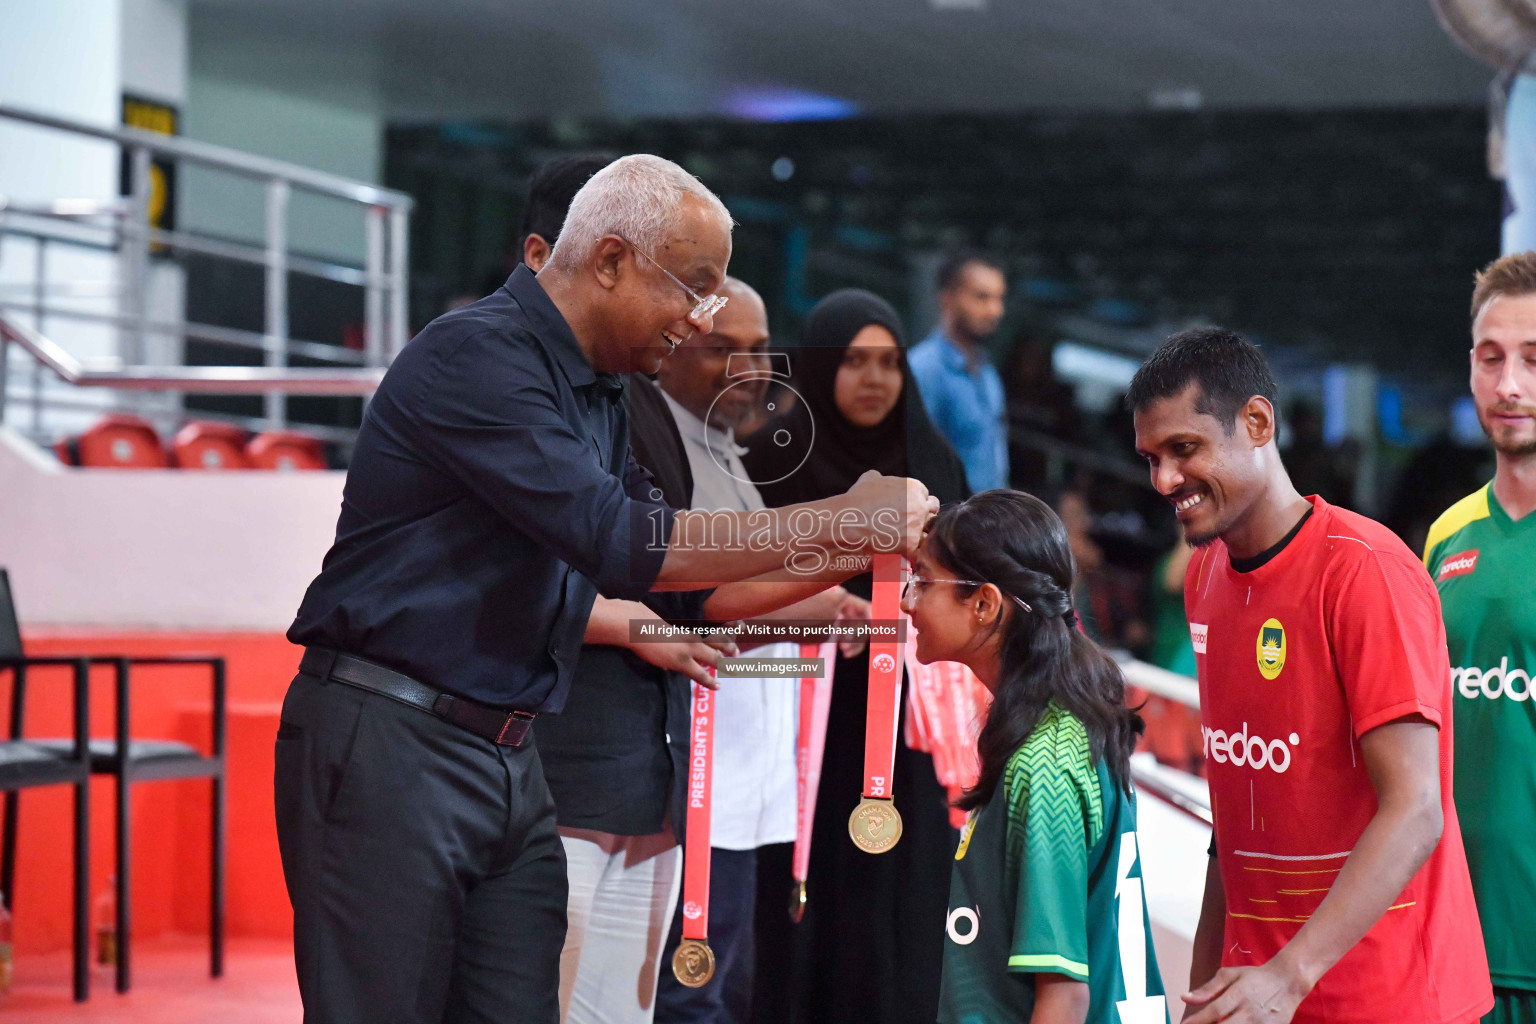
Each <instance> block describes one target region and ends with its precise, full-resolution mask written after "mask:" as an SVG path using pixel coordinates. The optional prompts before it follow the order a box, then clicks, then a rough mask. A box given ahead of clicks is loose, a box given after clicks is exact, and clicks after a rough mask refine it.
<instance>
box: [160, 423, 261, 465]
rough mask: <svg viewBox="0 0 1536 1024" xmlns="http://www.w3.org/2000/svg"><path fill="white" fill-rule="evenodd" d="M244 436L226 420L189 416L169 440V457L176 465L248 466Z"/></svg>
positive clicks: (244, 434)
mask: <svg viewBox="0 0 1536 1024" xmlns="http://www.w3.org/2000/svg"><path fill="white" fill-rule="evenodd" d="M246 437H247V434H246V432H245V431H244V430H241V429H240V428H239V427H236V426H231V425H230V424H228V423H213V422H210V421H208V420H189V421H188V422H187V424H186V425H185V426H183V427H182V428H181V429H180V430H178V431H177V432H176V437H175V440H173V441H172V442H171V454H172V459H173V461H174V463H175V465H176V466H177V468H179V469H249V468H250V463H249V461H248V460H247V459H246V456H245V439H246Z"/></svg>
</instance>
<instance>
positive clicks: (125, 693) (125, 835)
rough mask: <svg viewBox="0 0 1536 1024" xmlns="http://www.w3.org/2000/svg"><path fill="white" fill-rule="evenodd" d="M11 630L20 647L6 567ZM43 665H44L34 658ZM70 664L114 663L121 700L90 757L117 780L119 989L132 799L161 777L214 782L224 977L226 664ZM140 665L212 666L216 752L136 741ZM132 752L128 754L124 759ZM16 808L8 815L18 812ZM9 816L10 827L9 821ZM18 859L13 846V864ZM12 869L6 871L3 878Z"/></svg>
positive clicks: (124, 955)
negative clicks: (133, 720)
mask: <svg viewBox="0 0 1536 1024" xmlns="http://www.w3.org/2000/svg"><path fill="white" fill-rule="evenodd" d="M7 628H9V629H10V630H11V631H12V632H13V633H14V634H15V635H16V637H17V647H18V649H19V647H20V631H19V629H18V628H17V626H16V608H15V604H14V602H13V601H12V599H11V590H10V581H9V578H8V577H7V575H6V572H5V570H4V569H0V635H3V634H4V632H5V630H6V629H7ZM29 660H34V661H35V660H37V659H29ZM55 660H69V661H70V663H71V664H75V663H81V664H85V665H87V666H89V665H111V666H112V668H113V680H114V684H115V689H116V695H117V721H116V729H115V733H116V735H115V736H114V737H113V738H111V739H91V740H90V741H89V747H88V755H89V767H90V772H91V774H94V775H110V776H112V777H113V778H114V779H115V780H116V787H115V797H116V801H115V803H116V808H115V810H116V815H115V817H116V823H117V836H116V846H115V854H116V868H117V874H116V885H117V888H116V892H115V893H114V894H113V895H114V897H115V898H116V900H117V921H116V929H117V978H116V981H117V991H119V992H127V991H128V989H129V985H130V982H131V978H132V956H131V948H132V944H131V942H130V941H129V940H130V938H131V936H132V921H131V915H130V913H129V911H130V900H129V893H130V892H131V891H132V889H131V886H130V884H129V880H130V878H131V870H130V868H131V865H130V858H129V852H130V850H131V849H132V844H131V842H130V821H131V818H130V814H129V810H130V801H129V796H130V793H131V790H132V787H133V784H134V783H136V782H152V781H156V780H161V779H195V778H206V779H210V780H212V783H213V815H212V822H211V826H212V837H211V838H212V844H211V845H212V856H211V864H210V866H209V872H210V885H209V906H208V940H209V973H210V974H211V975H212V976H213V977H215V978H218V977H222V976H223V974H224V832H225V825H224V822H225V786H224V752H225V686H224V659H223V658H220V657H216V656H213V655H200V654H187V655H166V656H163V657H127V656H122V655H90V656H87V657H84V658H74V659H55ZM136 665H206V666H208V669H209V672H210V676H211V682H212V690H213V740H212V749H211V753H209V754H206V755H205V754H202V753H199V752H198V750H197V749H196V748H195V747H192V746H190V745H189V744H186V743H182V742H179V741H176V740H135V739H132V738H130V736H129V734H128V732H129V721H130V716H129V712H130V708H131V701H130V698H131V694H132V685H131V679H132V675H131V673H132V669H133V667H134V666H136ZM28 742H29V745H30V746H32V747H35V748H39V749H42V750H44V751H47V752H49V753H52V754H53V755H55V756H56V757H64V756H65V755H67V754H68V753H69V752H70V751H71V750H72V749H74V746H72V744H71V741H69V740H31V741H28ZM123 750H126V751H127V752H128V756H127V757H126V758H125V757H122V756H120V751H123ZM10 806H11V805H10V804H9V803H8V804H7V812H8V814H9V813H10ZM9 820H10V819H9V818H8V819H7V821H8V822H9ZM14 832H15V829H14V828H9V829H8V831H7V836H8V837H9V836H11V835H13V834H14ZM11 860H12V858H11V857H10V855H9V848H7V853H6V855H5V864H7V865H8V864H10V863H11ZM5 870H7V869H5V868H4V867H0V876H3V873H4V871H5Z"/></svg>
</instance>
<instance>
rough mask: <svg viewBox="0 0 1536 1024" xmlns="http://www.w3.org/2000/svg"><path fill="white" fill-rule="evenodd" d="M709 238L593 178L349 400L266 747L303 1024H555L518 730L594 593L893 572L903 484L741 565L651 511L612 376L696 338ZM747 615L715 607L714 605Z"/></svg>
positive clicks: (552, 688)
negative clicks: (482, 290) (503, 274)
mask: <svg viewBox="0 0 1536 1024" xmlns="http://www.w3.org/2000/svg"><path fill="white" fill-rule="evenodd" d="M730 226H731V222H730V217H729V214H728V213H727V212H726V210H725V208H724V206H722V205H721V204H720V202H719V200H718V199H716V198H715V197H714V195H713V194H712V193H710V192H709V190H708V189H706V188H705V187H704V186H703V185H702V184H700V183H699V182H698V181H697V179H695V178H693V177H692V176H691V175H689V174H687V172H685V171H683V170H682V169H681V168H679V167H677V166H676V165H675V164H671V163H669V162H668V161H665V160H661V159H659V158H656V157H647V156H633V157H625V158H623V159H621V160H618V161H615V162H614V163H613V164H611V165H609V166H608V167H606V168H604V169H603V170H602V171H600V172H599V173H598V174H596V175H594V176H593V178H592V180H591V181H590V182H588V183H587V185H586V186H585V187H583V189H582V190H581V192H580V193H578V195H577V197H576V200H575V201H574V202H573V203H572V206H571V210H570V213H569V215H568V217H567V220H566V226H565V230H564V231H563V232H562V234H561V237H560V240H559V242H557V244H556V246H555V249H554V251H553V252H552V253H551V255H550V260H549V263H548V265H547V266H546V267H545V268H544V269H543V270H542V271H541V272H540V273H539V275H538V277H537V278H535V276H534V275H533V274H532V272H530V271H529V270H527V268H519V269H518V270H517V271H516V272H514V273H513V275H512V277H511V278H510V279H509V280H508V281H507V284H506V285H505V286H504V287H503V288H502V289H501V290H499V291H497V292H496V293H495V294H493V295H491V296H489V297H487V298H485V299H483V300H481V301H479V302H476V303H473V304H471V305H469V306H466V307H463V308H461V309H458V310H455V311H454V312H452V313H449V314H447V315H445V316H443V317H440V318H439V319H438V320H436V321H434V322H433V323H432V324H430V325H428V327H427V328H425V329H424V330H423V331H422V332H421V333H420V334H419V335H418V336H417V337H416V338H415V339H414V340H412V342H411V343H410V344H409V345H407V346H406V348H405V349H404V351H402V352H401V354H400V356H399V358H398V359H396V361H395V363H394V365H393V366H392V367H391V369H390V372H389V373H388V374H387V375H386V377H385V380H384V382H383V384H382V385H381V386H380V388H379V391H378V394H377V395H376V396H375V399H374V401H373V402H372V403H371V404H370V406H369V410H368V414H367V416H366V417H365V419H364V423H363V427H362V430H361V431H360V433H359V435H358V442H357V447H356V450H355V452H354V454H353V460H352V465H351V469H350V472H349V474H348V478H347V485H346V490H345V493H344V496H343V502H342V511H341V518H340V520H339V522H338V524H337V534H336V542H335V544H334V545H333V546H332V548H331V550H330V552H329V553H328V554H327V555H326V558H325V561H324V565H323V567H322V569H321V572H320V575H319V576H318V577H317V578H316V580H315V581H314V583H313V584H311V586H310V589H309V591H308V593H307V594H306V595H305V598H304V602H303V604H302V605H301V607H300V609H299V614H298V617H297V619H296V620H295V622H294V624H293V627H292V628H291V629H290V631H289V638H290V639H292V640H293V641H294V642H295V643H298V644H302V645H304V646H305V647H306V651H305V654H304V657H303V660H302V662H301V664H300V671H299V674H298V676H297V677H296V678H295V679H294V682H293V684H292V686H291V687H290V689H289V693H288V697H287V699H286V701H285V702H284V706H283V714H282V722H281V725H280V727H279V730H278V740H277V763H276V798H277V824H278V839H279V845H280V847H281V851H282V856H283V869H284V875H285V877H286V879H287V883H288V891H289V895H290V898H291V900H292V902H293V906H294V948H295V959H296V962H297V968H298V976H299V985H300V991H301V993H302V995H303V998H304V1004H305V1016H306V1021H308V1022H310V1024H316V1022H332V1021H335V1022H341V1021H348V1022H350V1021H356V1022H366V1024H374V1022H394V1021H401V1022H406V1021H409V1022H416V1021H421V1022H427V1021H433V1022H436V1021H455V1022H457V1021H484V1022H491V1021H495V1022H497V1024H515V1022H521V1021H539V1022H544V1024H548V1022H553V1021H555V1020H556V1019H557V1017H558V1005H557V985H558V980H557V979H558V958H559V953H560V948H561V945H562V941H563V938H564V932H565V903H566V883H565V872H564V864H563V857H562V853H561V846H560V842H559V839H558V837H557V835H556V832H555V820H554V813H553V806H552V803H551V801H550V797H549V790H548V787H547V786H546V784H545V781H544V777H543V773H542V770H541V768H540V765H539V760H538V755H537V752H536V751H535V749H534V747H533V744H532V743H531V742H528V735H529V730H530V726H531V723H532V721H533V719H534V717H535V716H536V715H537V714H540V713H546V712H553V711H558V710H559V709H560V707H561V705H562V704H563V702H564V700H565V694H566V691H567V689H568V688H569V685H570V678H571V673H572V668H573V666H574V664H575V660H576V657H577V654H578V652H579V651H580V646H581V641H582V636H583V632H584V630H585V626H586V620H587V616H588V614H589V612H590V609H591V607H592V603H593V600H594V598H595V597H596V594H597V593H598V591H599V590H601V591H602V592H603V593H604V594H606V595H607V596H610V597H617V598H635V597H638V596H640V595H642V594H644V593H647V592H648V591H650V590H653V589H661V590H687V589H698V588H701V587H705V586H710V585H713V584H715V583H718V582H722V581H729V580H743V579H753V578H759V577H764V576H766V575H768V574H772V573H774V571H775V570H781V571H782V570H783V568H784V566H785V564H786V562H785V560H786V557H787V556H788V555H790V554H791V553H797V554H798V555H800V556H803V554H804V552H805V551H806V549H807V548H808V547H813V546H820V547H821V548H823V549H827V550H836V549H844V550H851V551H856V552H868V551H870V550H872V549H873V548H875V547H877V546H880V547H884V548H887V549H889V548H892V547H899V548H901V549H903V550H911V549H912V548H913V547H915V546H916V543H917V540H918V538H919V536H920V534H921V529H922V526H923V524H924V522H925V521H926V518H927V516H928V515H929V514H931V512H932V511H934V510H935V508H936V505H937V502H935V501H934V500H933V499H931V498H930V497H929V496H928V494H927V491H926V490H925V489H924V488H923V487H922V485H921V484H920V483H917V482H916V481H911V480H902V479H896V478H889V477H879V476H877V475H875V474H868V475H866V477H864V478H863V479H861V480H860V481H859V482H858V483H857V484H856V485H855V486H854V487H853V488H852V489H851V490H850V491H849V492H848V494H846V495H843V496H841V497H839V498H834V499H828V500H826V501H822V502H815V503H812V504H810V505H806V506H800V507H798V508H796V509H786V510H780V519H779V520H778V522H779V523H781V524H786V525H792V526H793V533H792V534H789V533H787V532H786V529H784V528H783V527H777V528H775V529H770V530H768V531H766V532H765V531H763V530H762V529H761V526H762V524H761V523H760V522H757V521H754V522H750V523H749V522H748V519H747V516H746V514H744V513H742V514H738V520H737V521H735V522H734V524H731V523H727V524H725V525H726V526H727V527H731V528H728V529H726V530H725V534H726V535H728V536H730V537H734V538H744V537H747V536H748V535H749V534H750V535H751V536H752V542H750V543H735V544H724V545H712V544H705V543H699V542H697V541H696V540H695V541H694V542H692V543H687V544H683V545H678V544H675V543H672V541H673V539H674V536H683V535H687V536H690V537H694V538H697V537H701V536H709V535H711V533H712V531H719V530H720V529H721V520H720V517H721V515H722V513H702V512H688V511H683V512H677V511H674V510H673V509H671V508H669V507H667V506H665V505H663V504H661V503H660V502H658V501H656V500H654V498H653V497H652V492H653V488H652V486H651V482H650V478H649V476H648V474H646V473H645V472H644V471H643V470H640V469H639V468H638V467H637V466H636V465H635V463H634V461H633V459H632V458H631V457H630V455H629V444H628V425H627V422H626V418H625V415H624V412H623V404H622V387H623V385H622V382H621V380H620V379H619V377H618V375H619V374H623V373H627V372H632V371H635V370H639V371H644V372H653V371H654V370H655V368H656V367H657V366H659V365H660V360H661V358H662V357H663V356H664V355H665V354H666V353H667V352H669V351H670V350H671V349H672V348H673V347H675V346H676V345H677V344H678V343H679V342H681V341H682V340H684V339H685V338H686V337H688V335H689V334H691V333H692V332H693V331H695V330H698V331H704V332H707V331H708V330H709V329H710V327H711V321H710V315H711V312H712V307H711V302H710V300H709V298H708V296H709V295H710V293H711V292H712V291H713V290H714V289H715V288H717V287H718V286H719V285H720V283H721V282H722V281H723V280H724V277H725V271H726V264H727V262H728V260H729V258H730V248H731V246H730ZM797 512H798V513H799V515H798V517H795V516H796V513H797ZM690 517H697V520H698V521H697V522H691V521H690ZM792 517H794V518H792ZM690 528H691V529H690ZM800 562H801V563H802V564H803V562H804V559H803V558H801V559H800ZM824 585H825V584H818V583H811V584H804V585H802V586H805V587H807V588H808V589H810V590H814V589H817V588H818V587H819V586H824ZM790 586H791V589H792V588H793V585H790ZM793 599H794V597H792V596H791V597H788V600H793ZM758 603H760V599H759V598H756V597H754V598H750V599H749V598H748V597H746V596H741V597H740V598H739V599H738V598H737V597H736V596H735V595H733V593H732V591H731V590H730V588H721V589H720V590H717V591H716V593H715V594H714V595H712V596H711V598H710V602H709V605H707V607H709V614H710V615H711V616H714V617H720V618H726V617H732V616H734V615H735V614H738V613H739V612H740V610H742V609H743V608H751V607H754V606H755V605H756V604H758ZM785 603H787V601H786V602H785Z"/></svg>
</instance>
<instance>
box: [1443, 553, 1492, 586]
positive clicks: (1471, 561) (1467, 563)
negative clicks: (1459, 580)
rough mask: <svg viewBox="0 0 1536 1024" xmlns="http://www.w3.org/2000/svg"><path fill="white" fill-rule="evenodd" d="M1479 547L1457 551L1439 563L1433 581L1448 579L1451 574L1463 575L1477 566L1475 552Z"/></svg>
mask: <svg viewBox="0 0 1536 1024" xmlns="http://www.w3.org/2000/svg"><path fill="white" fill-rule="evenodd" d="M1480 550H1482V549H1481V548H1473V549H1472V550H1471V551H1459V552H1457V553H1456V554H1454V555H1451V556H1450V557H1449V558H1447V559H1446V560H1445V561H1443V562H1441V563H1440V571H1439V572H1437V573H1435V582H1436V583H1439V582H1441V581H1443V580H1448V579H1450V578H1451V577H1452V576H1465V575H1467V574H1468V573H1470V572H1472V571H1473V570H1474V569H1476V568H1477V553H1478V552H1479V551H1480Z"/></svg>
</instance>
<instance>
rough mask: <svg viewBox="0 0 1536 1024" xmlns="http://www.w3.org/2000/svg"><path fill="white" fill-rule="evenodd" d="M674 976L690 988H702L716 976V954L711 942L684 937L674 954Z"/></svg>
mask: <svg viewBox="0 0 1536 1024" xmlns="http://www.w3.org/2000/svg"><path fill="white" fill-rule="evenodd" d="M672 976H673V977H674V978H676V979H677V980H678V982H679V983H681V984H683V985H686V986H688V987H689V988H700V987H702V986H703V985H704V984H705V982H707V981H709V979H710V978H713V977H714V976H715V954H714V951H713V950H711V949H710V948H709V943H707V942H704V941H701V940H699V939H684V940H683V941H682V942H681V943H680V944H679V945H678V947H677V952H676V953H673V954H672Z"/></svg>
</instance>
